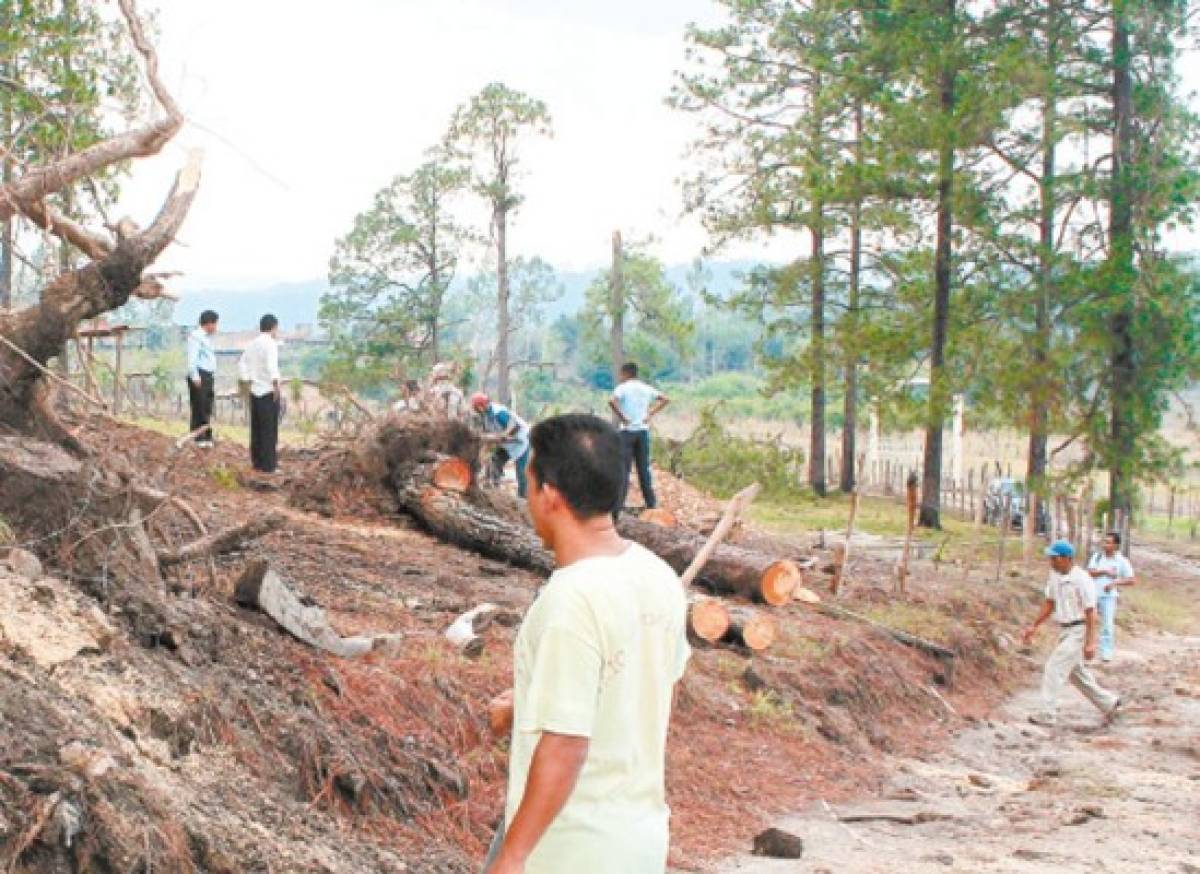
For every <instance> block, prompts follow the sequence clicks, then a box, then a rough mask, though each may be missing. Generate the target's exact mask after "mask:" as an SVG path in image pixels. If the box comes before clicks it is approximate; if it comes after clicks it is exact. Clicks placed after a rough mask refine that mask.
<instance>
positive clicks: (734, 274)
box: [175, 261, 755, 331]
mask: <svg viewBox="0 0 1200 874" xmlns="http://www.w3.org/2000/svg"><path fill="white" fill-rule="evenodd" d="M754 266H755V263H754V262H752V261H718V262H711V263H707V264H705V268H706V269H707V271H708V272H709V274H710V276H709V279H708V282H707V287H708V290H709V292H711V293H713V294H717V295H721V296H724V295H727V294H729V293H730V292H731V291H733V290H734V289H736V288H737V287H738V286H739V285H740V278H739V277H740V276H741V275H743V274H745V273H747V272H748V271H750V270H751V269H753V268H754ZM691 269H692V268H691V265H689V264H676V265H672V266H671V267H668V268H667V276H668V278H669V279H670V280H671V281H672V282H674V283H675V284H676V285H677V286H679V287H680V288H683V289H687V287H688V283H687V278H688V274H689V272H690V271H691ZM600 272H601V271H600V270H599V269H596V270H584V271H575V272H564V273H560V274H559V280H560V281H561V282H562V284H563V288H564V293H563V296H562V298H561V299H560V300H558V301H555V302H554V303H553V304H551V305H550V307H548V311H549V312H548V316H549V319H550V320H551V321H553V320H554V319H556V318H558V317H559V316H560V315H569V314H571V313H575V312H578V311H579V309H580V308H581V307H582V306H583V302H584V296H585V295H586V293H587V289H588V286H589V285H591V284H592V282H593V281H594V280H595V278H596V276H597V275H599V273H600ZM328 290H329V283H327V282H326V281H325V280H324V279H310V280H305V281H303V282H281V283H276V284H273V285H259V286H254V285H247V286H245V287H241V288H219V289H205V290H200V291H191V292H188V293H187V295H186V296H185V297H184V299H183V300H182V301H180V302H179V303H178V304H176V305H175V322H176V324H180V325H194V324H196V322H197V321H198V320H199V318H200V313H201V312H202V311H203V310H206V309H212V310H216V311H217V312H218V313H219V314H220V316H221V327H222V329H224V330H226V331H248V330H251V329H252V328H255V327H257V326H258V320H259V318H260V317H261V316H262V315H263V314H264V313H274V315H275V316H277V317H278V319H279V321H280V323H281V324H282V325H283V327H284V329H285V330H292V329H294V328H295V327H296V326H297V325H313V324H316V322H317V312H318V310H319V308H320V305H321V295H323V294H325V293H326V292H327V291H328Z"/></svg>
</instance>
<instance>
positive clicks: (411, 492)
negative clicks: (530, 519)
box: [393, 458, 554, 576]
mask: <svg viewBox="0 0 1200 874" xmlns="http://www.w3.org/2000/svg"><path fill="white" fill-rule="evenodd" d="M443 461H445V459H444V458H439V459H437V460H436V461H433V462H426V463H424V464H419V465H416V466H415V467H414V468H413V469H412V471H411V472H410V474H409V475H408V477H407V478H406V479H404V480H401V481H400V482H394V483H393V485H394V488H395V492H396V498H397V500H398V501H399V502H400V506H401V508H402V509H403V510H404V511H405V512H407V513H408V514H409V515H411V516H412V517H413V518H415V519H416V520H417V521H418V522H420V523H421V524H422V525H424V526H425V528H426V529H428V530H429V532H430V533H431V534H433V535H434V536H435V537H437V538H439V539H440V540H445V541H448V542H450V543H454V544H457V545H459V546H463V547H466V548H467V549H472V550H474V551H476V552H478V553H480V554H482V555H485V556H487V557H488V558H495V559H500V560H501V561H507V562H509V563H510V564H513V565H516V566H517V567H522V568H526V569H528V570H532V571H537V572H539V573H542V574H546V575H547V576H548V575H549V574H551V573H552V572H553V571H554V557H553V556H552V555H550V553H548V552H547V551H546V550H545V548H544V547H543V546H542V542H541V540H540V539H538V536H537V535H536V534H534V532H533V529H532V528H530V527H529V526H528V525H525V524H523V523H521V522H518V521H513V520H510V519H507V518H505V517H502V516H499V515H497V514H496V513H494V512H492V511H491V510H489V509H487V508H485V507H481V506H479V505H477V504H475V503H474V502H473V501H472V500H471V499H470V495H469V494H463V493H460V492H458V491H452V490H448V489H443V488H439V487H438V486H436V485H434V482H433V478H434V474H435V472H436V471H437V470H438V469H439V464H440V463H441V462H443Z"/></svg>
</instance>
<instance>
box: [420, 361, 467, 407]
mask: <svg viewBox="0 0 1200 874" xmlns="http://www.w3.org/2000/svg"><path fill="white" fill-rule="evenodd" d="M454 372H455V367H454V365H453V364H451V363H449V362H446V361H440V362H438V363H437V364H435V365H433V369H432V370H430V371H429V388H428V389H426V391H425V394H426V396H427V400H428V402H429V407H430V409H432V410H434V411H435V412H437V413H441V414H442V415H443V416H445V417H446V418H448V419H460V420H461V419H465V418H466V414H467V404H466V399H465V398H464V397H463V393H462V389H461V388H459V387H458V386H457V385H455V384H454Z"/></svg>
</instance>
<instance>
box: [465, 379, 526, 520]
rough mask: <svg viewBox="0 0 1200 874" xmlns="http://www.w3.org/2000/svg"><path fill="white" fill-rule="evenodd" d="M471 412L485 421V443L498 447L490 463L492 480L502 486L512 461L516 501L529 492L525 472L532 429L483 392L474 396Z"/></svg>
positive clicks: (472, 397) (472, 396)
mask: <svg viewBox="0 0 1200 874" xmlns="http://www.w3.org/2000/svg"><path fill="white" fill-rule="evenodd" d="M471 408H472V409H474V410H475V412H477V413H479V415H480V416H481V417H482V419H483V439H484V440H485V441H486V442H488V443H490V444H494V445H495V447H496V448H495V450H494V451H493V452H492V456H491V459H490V463H489V465H488V466H489V468H490V473H491V479H492V480H494V481H496V482H499V481H500V479H501V478H502V477H503V476H504V466H505V465H506V464H508V462H509V461H511V462H512V463H513V466H514V467H515V468H516V472H517V497H520V498H523V497H525V494H526V492H527V490H528V483H527V481H526V476H525V469H526V467H527V466H528V464H529V425H527V424H526V423H525V420H524V419H522V418H521V417H520V416H518V415H517V414H516V413H514V412H513V411H512V410H510V409H509V408H508V407H506V406H504V404H498V403H495V402H494V401H492V400H491V398H489V397H488V396H487V395H485V394H484V393H483V392H476V393H475V394H473V395H471Z"/></svg>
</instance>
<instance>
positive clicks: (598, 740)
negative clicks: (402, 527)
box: [484, 415, 690, 874]
mask: <svg viewBox="0 0 1200 874" xmlns="http://www.w3.org/2000/svg"><path fill="white" fill-rule="evenodd" d="M530 442H531V444H532V449H533V451H532V456H531V458H530V462H529V496H528V502H529V512H530V515H531V516H532V517H533V524H534V528H535V529H536V531H537V533H538V536H539V537H540V538H541V540H542V542H543V543H544V544H545V545H546V548H547V549H549V550H550V551H551V552H553V553H554V561H555V565H556V566H557V570H556V571H555V572H554V574H553V575H552V576H551V577H550V579H549V581H548V582H547V583H546V585H545V586H543V587H542V590H541V592H540V593H539V594H538V596H537V600H536V601H534V602H533V606H532V607H530V608H529V612H528V613H527V614H526V616H525V620H524V622H523V623H522V624H521V630H520V632H519V633H518V635H517V641H516V645H515V648H514V651H513V680H514V683H513V726H512V746H511V752H510V753H509V782H508V799H507V801H508V803H507V806H506V808H505V817H504V824H503V825H502V827H501V828H500V830H499V831H498V832H497V835H496V840H495V841H494V842H493V844H492V849H491V852H490V853H489V856H488V860H487V862H485V864H484V871H486V872H488V874H567V872H570V874H634V872H636V874H655V872H659V874H661V872H663V871H665V870H666V865H667V845H668V819H669V815H670V811H669V810H668V808H667V804H666V791H665V786H664V772H665V768H666V741H667V723H668V721H669V719H670V715H671V698H672V694H673V692H674V687H675V683H676V681H678V680H679V678H680V676H682V674H683V669H684V665H685V664H686V663H687V659H688V655H689V653H690V650H689V648H688V643H687V637H686V635H685V633H684V627H685V621H686V617H687V601H686V598H685V596H684V592H683V587H682V586H681V585H680V584H679V578H678V577H677V576H676V575H675V573H674V571H672V570H671V568H670V567H668V566H667V565H666V564H665V563H664V562H663V561H662V559H660V558H658V557H657V556H656V555H654V554H653V553H651V552H649V551H648V550H646V549H644V548H643V547H641V546H639V545H638V544H636V543H630V542H629V541H627V540H624V539H622V538H621V536H620V535H619V534H618V533H617V531H616V528H615V527H614V526H613V519H612V513H613V509H614V508H615V507H616V505H617V501H618V500H619V499H620V495H621V472H622V470H623V469H624V468H623V466H622V463H621V441H620V436H619V435H618V433H617V431H616V430H615V429H614V428H613V427H612V426H611V425H609V424H608V423H607V422H604V421H602V420H601V419H598V418H596V417H595V416H579V415H575V416H557V417H554V418H551V419H547V420H545V421H544V422H541V423H539V424H538V425H537V426H535V427H534V429H533V431H532V434H531V435H530Z"/></svg>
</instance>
